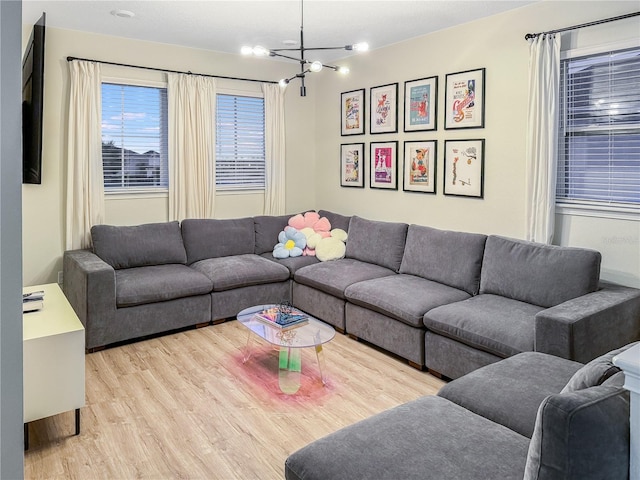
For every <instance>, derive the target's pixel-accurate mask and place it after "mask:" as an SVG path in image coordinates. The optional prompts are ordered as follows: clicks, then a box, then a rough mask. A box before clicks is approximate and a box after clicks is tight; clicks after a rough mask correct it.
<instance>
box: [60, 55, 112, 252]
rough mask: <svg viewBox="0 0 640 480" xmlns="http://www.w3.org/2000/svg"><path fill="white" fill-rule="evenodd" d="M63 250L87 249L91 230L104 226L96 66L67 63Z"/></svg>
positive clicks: (83, 62) (100, 102)
mask: <svg viewBox="0 0 640 480" xmlns="http://www.w3.org/2000/svg"><path fill="white" fill-rule="evenodd" d="M69 75H70V91H69V136H68V145H67V155H68V156H67V211H66V214H67V215H66V249H67V250H72V249H77V248H88V247H89V246H90V245H91V227H92V226H93V225H97V224H100V223H104V183H103V182H104V179H103V176H102V130H101V119H102V93H101V89H102V83H101V75H100V65H99V64H97V63H92V62H85V61H80V60H73V61H72V62H69Z"/></svg>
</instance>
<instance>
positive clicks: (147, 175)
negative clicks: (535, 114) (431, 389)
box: [102, 83, 168, 192]
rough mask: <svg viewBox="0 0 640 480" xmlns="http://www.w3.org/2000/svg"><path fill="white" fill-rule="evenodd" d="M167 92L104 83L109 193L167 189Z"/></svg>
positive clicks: (104, 155)
mask: <svg viewBox="0 0 640 480" xmlns="http://www.w3.org/2000/svg"><path fill="white" fill-rule="evenodd" d="M167 128H168V126H167V89H166V88H157V87H142V86H136V85H121V84H115V83H103V84H102V165H103V169H104V188H105V191H106V192H118V191H126V192H132V191H149V190H166V189H167V186H168V176H167V157H168V155H167V150H168V148H167Z"/></svg>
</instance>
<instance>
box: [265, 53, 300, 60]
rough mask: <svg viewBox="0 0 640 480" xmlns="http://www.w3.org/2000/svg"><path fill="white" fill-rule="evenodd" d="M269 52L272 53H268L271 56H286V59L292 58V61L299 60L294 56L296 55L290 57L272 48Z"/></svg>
mask: <svg viewBox="0 0 640 480" xmlns="http://www.w3.org/2000/svg"><path fill="white" fill-rule="evenodd" d="M271 52H272V53H270V54H269V56H272V57H282V58H286V59H287V60H293V61H294V62H299V61H300V59H299V58H296V57H290V56H288V55H282V54H281V53H277V52H275V51H273V50H271Z"/></svg>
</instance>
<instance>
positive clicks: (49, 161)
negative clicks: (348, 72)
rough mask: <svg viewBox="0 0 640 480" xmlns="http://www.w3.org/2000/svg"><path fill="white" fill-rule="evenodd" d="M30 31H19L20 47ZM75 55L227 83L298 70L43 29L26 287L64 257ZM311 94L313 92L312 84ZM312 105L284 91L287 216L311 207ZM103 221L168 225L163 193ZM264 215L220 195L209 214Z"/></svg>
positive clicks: (115, 70)
mask: <svg viewBox="0 0 640 480" xmlns="http://www.w3.org/2000/svg"><path fill="white" fill-rule="evenodd" d="M30 31H31V26H30V25H25V26H24V31H23V43H24V42H25V40H26V39H28V37H29V34H30ZM67 56H74V57H81V58H90V59H97V60H105V61H110V62H117V63H127V64H133V65H143V66H152V67H159V68H166V69H170V70H180V71H193V72H197V73H208V74H214V75H224V76H230V77H245V78H258V79H264V80H278V79H280V78H282V77H283V76H286V75H287V74H290V72H292V71H293V70H295V68H297V66H296V65H295V64H291V63H283V62H276V61H272V60H270V59H262V60H261V59H251V58H244V57H241V56H239V55H227V54H221V53H217V52H213V51H207V50H199V49H192V48H183V47H177V46H173V45H165V44H159V43H152V42H140V41H135V40H130V39H125V38H117V37H107V36H102V35H93V34H88V33H82V32H76V31H70V30H61V29H56V28H47V32H46V57H45V70H46V71H45V105H44V138H43V160H42V163H43V165H42V171H43V178H42V185H24V186H23V209H24V215H23V234H24V235H23V236H24V238H23V245H24V252H25V255H24V262H23V272H24V284H25V285H33V284H39V283H45V282H53V281H56V280H57V272H58V271H60V270H62V254H63V251H64V245H65V239H64V215H65V203H64V202H65V178H66V167H65V164H66V152H67V149H66V142H67V127H66V124H67V109H68V96H69V85H68V66H67V61H66V57H67ZM102 71H103V75H105V76H109V77H117V78H125V79H126V78H129V79H141V80H157V81H162V80H163V79H164V74H162V73H159V72H153V71H148V70H140V69H131V68H123V67H114V66H109V65H103V67H102ZM219 88H221V89H222V88H233V89H235V90H248V91H259V84H255V83H248V82H233V81H229V80H219ZM310 90H313V86H311V88H310ZM314 108H315V105H314V102H313V99H312V98H311V97H306V98H301V97H299V95H298V89H297V88H290V89H289V90H288V91H287V93H286V129H287V167H286V168H287V195H286V210H287V212H297V211H300V210H305V209H309V208H313V207H314V206H315V202H314V200H315V194H314V188H315V186H314V183H313V182H312V181H308V182H300V181H298V179H300V178H305V177H306V178H309V172H312V171H313V167H314V162H315V157H314V149H313V148H309V145H311V144H312V143H313V132H314V124H315V119H314ZM105 208H106V222H107V223H110V224H115V225H126V224H129V225H130V224H140V223H147V222H159V221H166V220H167V218H168V211H167V210H168V209H167V197H166V195H164V196H163V195H160V196H158V195H155V196H153V195H144V196H134V197H132V196H130V195H129V196H107V197H106V203H105ZM262 213H263V197H262V195H261V194H252V195H251V194H249V195H237V194H233V195H229V194H227V195H224V194H219V195H218V196H217V198H216V207H215V216H216V217H217V218H232V217H243V216H252V215H259V214H262Z"/></svg>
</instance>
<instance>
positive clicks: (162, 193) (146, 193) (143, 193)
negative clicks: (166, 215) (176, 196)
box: [104, 189, 169, 200]
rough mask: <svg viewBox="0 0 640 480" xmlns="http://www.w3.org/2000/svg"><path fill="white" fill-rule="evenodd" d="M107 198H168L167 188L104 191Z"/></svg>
mask: <svg viewBox="0 0 640 480" xmlns="http://www.w3.org/2000/svg"><path fill="white" fill-rule="evenodd" d="M104 196H105V199H107V200H137V199H141V198H168V197H169V191H168V190H144V189H139V190H134V189H131V190H116V191H107V190H105V192H104Z"/></svg>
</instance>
